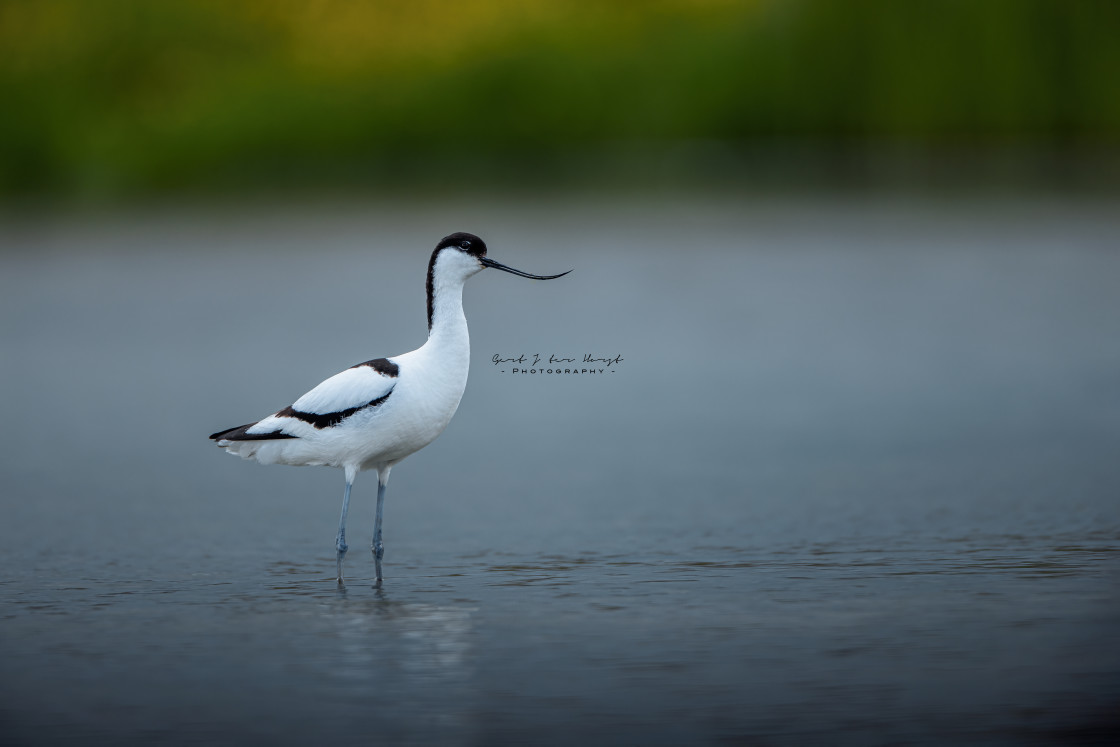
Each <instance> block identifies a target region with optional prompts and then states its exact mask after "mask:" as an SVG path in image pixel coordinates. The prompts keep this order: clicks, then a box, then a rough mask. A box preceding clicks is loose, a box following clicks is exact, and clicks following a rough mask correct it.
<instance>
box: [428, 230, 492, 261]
mask: <svg viewBox="0 0 1120 747" xmlns="http://www.w3.org/2000/svg"><path fill="white" fill-rule="evenodd" d="M447 247H452V248H455V249H458V250H459V251H462V252H466V253H467V254H470V255H473V256H475V257H485V256H486V242H485V241H483V240H482V239H480V238H478V237H477V236H475V235H474V234H473V233H466V232H465V231H456V232H455V233H453V234H451V235H450V236H444V237H443V241H441V242H439V244H438V245H437V246H436V251H437V252H438V251H439V250H440V249H446V248H447Z"/></svg>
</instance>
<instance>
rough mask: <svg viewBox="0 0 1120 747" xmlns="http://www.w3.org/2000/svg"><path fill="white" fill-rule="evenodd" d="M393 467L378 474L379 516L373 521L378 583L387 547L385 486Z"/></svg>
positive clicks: (373, 547) (374, 563) (373, 548)
mask: <svg viewBox="0 0 1120 747" xmlns="http://www.w3.org/2000/svg"><path fill="white" fill-rule="evenodd" d="M390 469H392V468H391V467H386V468H385V469H382V470H378V472H377V515H376V518H375V519H374V520H373V544H372V545H371V546H370V549H371V550H373V565H374V569H375V570H376V571H377V583H378V584H380V583H381V558H382V557H384V555H385V545H384V543H383V542H382V541H381V514H382V512H383V510H384V508H385V486H386V485H387V484H388V483H389V470H390Z"/></svg>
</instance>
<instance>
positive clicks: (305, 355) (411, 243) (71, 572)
mask: <svg viewBox="0 0 1120 747" xmlns="http://www.w3.org/2000/svg"><path fill="white" fill-rule="evenodd" d="M453 230H469V231H474V232H477V233H479V234H480V235H482V236H483V237H484V238H486V239H487V242H488V244H489V245H490V247H491V255H492V256H493V257H494V258H495V259H498V260H499V261H502V262H504V263H507V264H510V265H512V266H514V267H517V268H519V269H524V270H526V271H529V272H538V273H551V272H557V271H562V270H566V269H569V268H575V269H576V272H574V273H573V274H572V275H571V276H569V277H567V278H564V279H563V280H561V281H555V282H552V283H533V282H529V281H524V280H521V279H518V278H514V277H512V276H507V275H504V274H500V273H483V274H482V275H480V276H478V277H477V278H475V279H472V280H471V281H470V283H469V284H468V287H467V291H466V299H465V304H466V308H467V316H468V320H469V322H470V324H471V331H472V346H473V349H472V371H471V380H470V384H469V386H468V389H467V393H466V396H465V397H464V400H463V403H462V406H461V407H460V410H459V413H458V414H457V416H456V418H455V420H454V421H453V422H452V424H451V426H450V427H449V428H448V430H447V432H446V433H445V434H444V435H443V436H442V437H441V438H440V439H439V440H438V441H437V442H436V443H434V444H433V445H432V446H430V447H429V448H428V449H425V450H424V451H422V452H420V453H419V454H416V455H414V456H413V457H410V458H409V459H408V460H406V461H405V462H403V463H402V464H401V465H400V466H399V467H397V469H396V470H395V471H394V473H393V478H392V482H391V484H390V486H389V492H388V499H387V504H386V534H385V541H386V576H387V578H386V580H385V583H384V586H383V588H381V589H374V588H373V587H372V578H371V576H372V572H373V568H372V562H371V560H370V558H369V556H368V552H364V545H365V542H363V540H362V538H363V537H365V538H366V541H368V534H369V531H370V529H371V528H372V519H373V498H374V494H375V485H374V481H373V480H372V479H370V478H369V477H368V476H363V477H364V478H365V479H363V478H362V477H360V478H359V481H358V483H357V485H356V487H355V497H354V505H353V506H352V509H351V519H350V525H349V527H350V535H351V540H350V544H351V552H350V554H349V559H348V564H347V565H348V569H349V573H350V576H351V578H350V580H349V582H348V584H347V586H346V587H345V588H344V589H339V588H338V587H337V586H336V584H335V582H334V579H333V565H334V563H333V546H332V542H333V536H334V531H335V528H336V523H337V512H338V508H339V505H340V502H341V492H342V478H341V475H340V474H339V473H338V472H337V471H332V470H325V469H293V468H283V467H269V468H262V467H260V466H258V465H255V464H252V463H245V462H241V461H240V460H236V459H233V458H231V457H229V456H227V455H224V454H222V453H220V452H219V451H218V450H217V449H215V448H214V447H213V445H212V444H210V443H209V442H208V441H207V440H206V438H205V436H206V435H207V434H209V433H210V432H212V431H214V430H217V429H219V428H223V427H229V426H232V425H237V424H239V423H243V422H248V421H250V420H252V419H254V418H257V417H260V416H262V415H264V414H266V413H268V412H271V411H274V410H276V409H278V408H279V407H282V406H284V405H286V404H289V403H290V402H291V400H292V399H294V398H295V397H297V396H298V395H299V394H301V393H302V392H303V391H304V390H306V389H307V388H309V387H310V386H311V385H313V384H314V383H316V382H318V381H319V380H321V379H322V378H324V377H325V376H328V375H330V374H332V373H334V372H336V371H337V370H340V369H341V368H344V367H345V366H348V365H351V364H353V363H356V362H358V361H361V360H365V359H368V358H371V357H377V356H382V355H393V354H397V353H400V352H404V351H407V350H410V349H412V348H414V347H416V346H417V345H419V344H420V342H422V341H423V338H424V331H425V327H424V296H423V272H424V269H425V266H426V262H427V255H428V252H429V251H430V247H431V246H433V245H434V244H435V242H436V241H437V240H438V239H439V238H440V237H441V236H442V235H444V234H446V233H449V232H451V231H453ZM1118 239H1120V219H1118V218H1117V217H1116V211H1115V210H1113V209H1112V207H1111V206H1108V205H1103V204H1102V205H1080V206H1075V205H1070V204H1065V203H1056V202H1053V201H1045V200H1034V201H1029V202H1020V203H993V204H985V205H979V206H977V205H967V206H966V205H965V204H963V203H949V204H940V203H933V202H925V203H917V204H904V203H897V202H860V203H839V202H830V201H820V202H814V201H802V202H778V203H769V202H745V203H732V202H726V203H718V204H709V203H700V202H693V201H688V200H662V201H660V202H658V203H657V204H654V205H639V204H637V203H626V204H610V205H602V204H599V205H592V204H590V203H578V202H573V203H570V204H563V205H559V206H554V207H542V206H540V205H535V206H534V205H518V204H512V205H496V204H477V205H463V204H457V205H447V206H434V207H427V208H419V207H415V206H408V205H393V206H376V205H375V206H364V207H359V206H348V207H345V208H334V209H316V210H293V209H292V208H291V206H285V207H284V208H283V209H280V208H277V209H274V210H270V209H266V208H261V207H258V208H254V209H252V210H248V211H245V212H244V213H240V212H235V211H232V210H230V211H213V210H211V211H177V212H165V213H160V214H156V215H142V216H141V215H136V216H117V217H111V218H104V217H102V218H69V219H66V220H59V221H53V222H47V221H22V220H12V219H8V220H7V222H6V223H4V224H3V225H2V226H0V242H2V250H3V253H2V254H0V262H2V268H3V272H2V273H0V310H2V315H0V325H2V326H0V341H2V344H3V356H2V360H0V375H2V376H3V385H4V391H5V392H6V402H5V415H6V422H7V424H8V426H7V427H6V428H5V429H4V431H3V433H2V434H0V467H2V477H0V507H2V510H3V517H4V518H3V520H2V523H0V562H2V564H3V568H4V573H3V575H2V577H0V743H4V744H44V743H45V744H52V743H62V742H68V743H82V744H102V743H105V744H110V743H111V744H150V743H173V744H252V743H262V744H263V743H270V744H275V743H282V744H288V743H293V744H314V743H323V742H326V741H327V740H331V741H337V742H341V741H342V740H351V741H354V742H355V743H367V742H374V741H385V742H388V743H394V744H396V743H435V744H493V743H527V742H531V743H542V744H561V743H563V744H571V743H572V742H573V740H576V741H578V742H579V743H591V744H705V743H706V744H710V743H750V744H806V743H828V744H898V743H931V744H932V743H946V742H949V741H952V742H959V743H971V744H1023V743H1028V744H1030V743H1041V744H1071V743H1072V744H1078V743H1106V742H1109V741H1112V740H1114V739H1116V738H1117V737H1118V735H1120V731H1118V728H1120V718H1118V717H1117V713H1118V709H1120V646H1117V631H1118V630H1120V596H1118V593H1117V590H1118V589H1120V584H1118V583H1117V582H1118V580H1120V573H1118V572H1120V459H1118V458H1117V454H1118V453H1120V335H1118V334H1117V332H1118V331H1120V330H1118V322H1120V293H1117V290H1116V289H1117V288H1118V287H1120V251H1118V246H1120V244H1118ZM534 353H538V354H541V355H542V357H543V358H545V359H546V360H547V358H548V356H549V355H553V354H555V355H558V356H566V357H579V358H582V356H583V355H584V354H593V355H596V356H602V357H612V356H616V355H621V356H622V358H623V360H622V361H621V362H620V363H619V364H617V365H616V366H613V367H612V370H611V371H605V372H604V373H602V374H596V375H590V374H588V375H567V376H565V375H563V374H551V375H550V374H547V373H545V374H525V375H514V374H512V373H511V372H509V370H506V372H505V373H503V372H502V371H503V369H504V367H498V366H494V365H493V364H492V363H491V362H490V361H491V358H492V356H493V355H495V354H499V355H501V356H503V357H512V356H517V355H520V354H526V355H529V356H531V355H533V354H534Z"/></svg>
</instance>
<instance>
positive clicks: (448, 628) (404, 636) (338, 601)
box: [320, 587, 476, 685]
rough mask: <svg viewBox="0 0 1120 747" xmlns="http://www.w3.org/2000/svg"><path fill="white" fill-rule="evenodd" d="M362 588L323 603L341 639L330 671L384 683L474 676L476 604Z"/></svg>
mask: <svg viewBox="0 0 1120 747" xmlns="http://www.w3.org/2000/svg"><path fill="white" fill-rule="evenodd" d="M364 593H366V590H364V589H363V590H362V594H359V593H358V590H357V589H353V590H351V589H347V588H346V587H341V588H339V590H338V592H337V596H336V598H335V599H334V600H332V601H331V602H330V603H325V604H323V605H321V607H320V614H321V616H322V619H323V621H324V622H326V623H328V624H329V628H328V630H333V632H334V635H336V636H337V638H338V641H339V644H340V645H339V647H338V655H337V657H336V658H335V660H334V661H333V662H331V667H330V669H331V671H332V673H334V674H335V675H337V676H339V677H343V678H346V679H348V680H354V679H359V680H360V679H370V678H372V679H376V680H377V681H378V682H379V683H380V684H381V685H384V684H385V681H386V679H387V678H388V679H393V678H395V677H397V676H403V677H405V678H406V679H408V680H414V682H411V683H409V684H419V682H418V681H423V683H424V684H431V683H433V682H435V681H441V682H448V683H450V682H455V681H461V680H465V679H466V678H468V677H469V676H470V674H471V650H472V633H473V629H474V626H473V622H472V616H473V614H474V613H475V612H476V608H473V607H467V606H450V605H438V604H428V603H423V602H409V601H396V600H395V599H394V598H393V594H392V592H390V591H387V590H385V589H383V588H376V587H374V589H373V593H372V596H371V597H366V598H361V597H362V596H363V594H364Z"/></svg>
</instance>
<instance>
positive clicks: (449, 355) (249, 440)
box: [210, 233, 571, 584]
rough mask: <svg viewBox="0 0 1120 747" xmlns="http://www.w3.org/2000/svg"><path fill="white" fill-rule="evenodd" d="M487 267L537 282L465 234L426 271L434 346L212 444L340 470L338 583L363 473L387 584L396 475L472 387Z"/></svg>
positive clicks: (369, 368)
mask: <svg viewBox="0 0 1120 747" xmlns="http://www.w3.org/2000/svg"><path fill="white" fill-rule="evenodd" d="M487 267H492V268H494V269H495V270H502V271H504V272H511V273H513V274H514V275H520V276H521V277H525V278H533V279H534V280H552V279H554V278H558V277H562V276H564V275H567V274H568V272H571V270H568V272H562V273H560V274H559V275H531V274H529V273H527V272H521V271H520V270H515V269H513V268H512V267H506V266H505V265H503V264H500V263H498V262H495V261H494V260H492V259H490V258H489V257H487V256H486V244H485V243H484V242H483V241H482V239H480V238H478V237H477V236H475V235H473V234H469V233H453V234H451V235H450V236H448V237H446V238H444V239H443V240H442V241H441V242H439V244H438V245H437V246H436V248H435V251H433V252H432V258H431V260H430V261H429V262H428V279H427V291H428V341H427V342H425V343H424V344H423V345H422V346H421V347H419V348H418V349H416V350H413V351H412V352H411V353H405V354H404V355H398V356H395V357H393V358H375V359H374V360H369V361H366V362H365V363H359V364H358V365H356V366H351V367H350V368H348V369H346V370H345V371H343V372H342V373H339V374H336V375H334V376H332V377H330V378H329V379H327V380H326V381H324V382H323V383H321V384H319V386H317V387H315V388H314V389H312V390H311V391H310V392H308V393H307V394H305V395H303V396H302V397H300V398H299V399H297V400H296V401H295V402H293V403H292V404H291V405H290V406H288V407H285V408H284V409H283V410H280V411H279V412H276V413H273V414H272V415H269V416H268V417H267V418H264V419H263V420H258V421H257V422H255V423H249V424H248V425H242V426H238V427H237V428H229V429H228V430H224V431H219V432H218V433H214V434H213V435H211V436H210V438H212V439H214V440H215V441H217V442H218V446H220V447H222V448H224V449H225V450H226V451H228V452H229V453H231V454H237V455H239V456H241V457H242V458H244V459H256V460H257V461H258V462H260V463H261V464H293V465H323V466H328V467H341V468H342V469H343V471H344V472H345V475H346V490H345V492H344V493H343V495H342V518H341V519H340V520H339V522H338V535H337V537H336V538H335V549H336V551H337V566H338V582H339V583H340V584H341V583H342V581H343V578H342V560H343V558H344V557H345V556H346V550H347V545H346V512H347V510H348V509H349V508H350V488H351V487H352V486H353V484H354V478H355V477H356V476H357V474H358V473H359V472H361V471H362V470H374V471H376V472H377V514H376V519H375V520H374V526H373V544H372V550H373V560H374V567H375V569H376V571H377V582H378V584H380V583H381V558H382V556H383V555H384V553H385V546H384V545H383V544H382V542H381V515H382V510H383V507H384V504H385V486H386V484H388V482H389V471H390V470H392V468H393V466H394V465H395V464H396V463H397V462H399V461H401V460H402V459H404V458H405V457H406V456H408V455H409V454H412V453H414V452H416V451H419V450H420V449H422V448H424V447H425V446H427V445H428V444H430V443H431V442H432V441H433V440H435V438H436V436H438V435H439V434H440V433H442V432H443V429H444V428H446V427H447V424H448V423H449V422H450V421H451V416H452V415H454V414H455V410H456V409H457V408H458V407H459V400H460V399H462V397H463V390H464V389H465V388H466V386H467V368H468V367H469V364H470V339H469V338H468V335H467V319H466V317H465V316H464V315H463V284H464V283H465V282H466V280H467V278H469V277H471V276H472V275H475V274H477V273H479V272H481V271H482V270H484V269H485V268H487Z"/></svg>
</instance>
